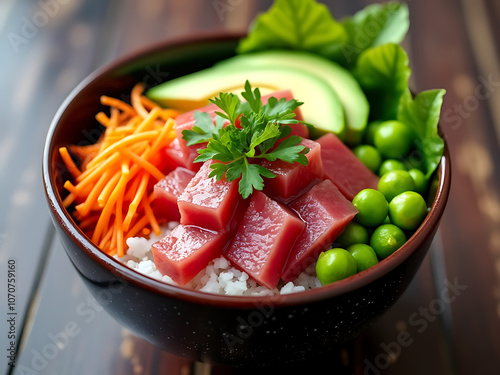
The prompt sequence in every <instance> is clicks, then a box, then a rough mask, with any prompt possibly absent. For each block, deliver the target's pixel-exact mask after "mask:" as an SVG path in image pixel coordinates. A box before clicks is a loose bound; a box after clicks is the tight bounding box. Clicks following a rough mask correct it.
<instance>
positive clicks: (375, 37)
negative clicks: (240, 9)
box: [237, 0, 410, 68]
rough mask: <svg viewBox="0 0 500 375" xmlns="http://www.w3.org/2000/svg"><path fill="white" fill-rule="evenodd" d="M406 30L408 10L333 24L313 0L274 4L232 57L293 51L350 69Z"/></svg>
mask: <svg viewBox="0 0 500 375" xmlns="http://www.w3.org/2000/svg"><path fill="white" fill-rule="evenodd" d="M409 24H410V21H409V15H408V6H407V5H406V4H400V3H396V2H388V3H385V4H372V5H369V6H367V7H365V8H364V9H362V10H360V11H359V12H357V13H356V14H355V15H354V16H352V17H346V18H344V19H343V20H342V22H337V21H336V20H335V19H334V18H333V17H332V15H331V14H330V11H329V9H328V8H327V7H326V6H325V5H324V4H320V3H318V2H316V1H315V0H275V2H274V4H273V5H272V6H271V8H270V9H269V10H268V11H267V12H266V13H262V14H260V15H259V16H258V17H257V18H256V19H255V20H254V22H253V23H252V25H251V27H250V30H249V33H248V36H247V37H246V38H243V39H242V40H241V41H240V43H239V45H238V48H237V52H238V53H239V54H243V53H249V52H257V51H265V50H269V49H294V50H300V51H308V52H311V53H316V54H319V55H322V56H324V57H326V58H329V59H330V60H332V61H334V62H336V63H339V64H340V65H342V66H344V67H346V68H352V67H353V66H354V65H355V63H356V60H357V58H358V56H359V55H360V54H361V53H362V52H363V51H364V50H366V49H368V48H371V47H376V46H378V45H382V44H385V43H400V42H401V41H402V40H403V39H404V37H405V36H406V33H407V32H408V28H409Z"/></svg>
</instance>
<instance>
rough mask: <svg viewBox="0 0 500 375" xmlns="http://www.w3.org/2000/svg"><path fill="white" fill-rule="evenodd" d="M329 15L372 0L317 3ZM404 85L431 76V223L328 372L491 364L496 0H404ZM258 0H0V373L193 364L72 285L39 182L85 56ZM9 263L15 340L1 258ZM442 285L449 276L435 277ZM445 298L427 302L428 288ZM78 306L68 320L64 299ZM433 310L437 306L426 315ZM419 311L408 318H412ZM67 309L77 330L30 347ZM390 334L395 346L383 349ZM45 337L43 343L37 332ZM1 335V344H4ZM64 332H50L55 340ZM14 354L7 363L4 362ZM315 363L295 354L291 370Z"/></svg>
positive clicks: (498, 188)
mask: <svg viewBox="0 0 500 375" xmlns="http://www.w3.org/2000/svg"><path fill="white" fill-rule="evenodd" d="M320 2H322V3H325V4H326V5H327V6H328V7H329V8H330V10H331V11H332V13H333V15H334V16H335V17H336V18H342V17H343V16H345V15H351V14H353V13H354V12H356V11H357V10H359V9H361V8H362V7H364V6H365V5H367V4H369V3H372V1H361V0H336V1H333V0H330V1H320ZM406 3H408V5H409V8H410V16H411V26H410V32H409V35H408V37H407V39H406V40H405V42H404V45H405V47H406V48H407V51H408V53H409V55H410V61H411V63H410V66H411V68H412V78H411V79H412V88H413V90H414V91H416V92H418V91H421V90H425V89H430V88H445V89H446V90H447V94H446V96H445V102H444V107H443V111H442V119H441V129H442V131H443V133H444V135H445V137H446V139H447V142H448V145H449V148H450V153H451V158H452V168H453V180H452V191H451V195H450V198H449V202H448V207H447V210H446V212H445V214H444V217H443V220H442V224H441V228H440V231H439V233H438V235H437V237H436V240H435V241H434V244H433V246H432V249H431V251H430V253H429V255H428V256H427V258H426V259H425V261H424V264H423V265H422V268H421V269H420V271H419V273H418V275H417V277H416V279H415V280H414V282H413V283H412V285H411V286H410V288H409V289H408V290H407V292H406V293H405V294H404V296H403V297H402V298H401V299H400V300H399V301H398V302H397V304H396V305H395V306H394V307H393V308H391V309H390V310H389V311H388V312H387V313H386V314H384V315H383V316H382V317H381V318H380V319H379V320H378V321H377V322H375V323H374V324H373V326H371V327H370V328H369V329H368V330H367V331H366V332H365V333H363V334H362V335H361V336H360V337H359V338H358V339H356V340H355V342H353V343H351V345H348V346H347V347H346V348H344V349H342V350H339V353H334V354H332V359H331V364H332V367H331V371H330V373H334V372H336V373H346V374H347V373H349V374H352V373H355V374H380V373H383V374H401V373H403V372H404V373H405V374H407V375H408V374H423V373H425V374H464V375H465V374H472V373H478V374H498V373H500V359H499V358H500V194H499V192H500V149H499V144H500V59H499V51H500V2H499V1H498V0H440V1H433V0H419V1H412V0H408V1H406ZM271 4H272V1H271V0H265V1H264V0H142V1H133V0H122V1H118V0H85V1H83V0H39V1H35V0H33V1H28V0H1V2H0V36H1V38H0V181H1V182H0V280H1V281H0V286H1V290H0V305H1V307H0V314H2V316H1V317H0V322H1V323H0V349H1V350H0V353H2V354H1V356H0V371H5V372H6V373H13V374H39V373H40V374H115V373H116V374H141V373H144V374H148V373H161V372H164V373H171V374H177V373H179V374H189V373H199V374H209V373H237V372H238V371H239V372H243V371H244V370H238V371H236V370H231V369H225V368H220V367H215V368H211V367H210V366H207V365H203V364H197V363H195V364H193V363H189V362H188V361H185V360H182V359H179V358H176V357H173V356H171V355H169V354H167V353H164V352H161V351H159V350H157V349H155V348H154V347H152V346H151V345H150V344H148V343H147V342H145V341H143V340H141V339H138V338H136V337H134V336H133V335H132V334H130V333H129V332H127V331H125V330H124V329H122V328H121V327H120V326H119V325H118V324H117V323H115V322H114V320H112V319H111V318H110V317H109V316H108V315H107V314H106V313H105V312H104V311H102V308H101V307H100V306H98V305H97V304H96V303H95V300H93V298H92V297H91V296H90V294H89V293H88V292H87V291H86V289H85V288H84V286H83V284H82V283H81V281H80V280H79V277H78V275H77V274H76V272H75V271H74V269H73V267H72V266H71V264H70V262H69V261H68V259H67V257H66V255H65V254H64V253H63V250H62V248H61V245H60V244H59V241H58V239H57V236H55V234H54V230H53V228H52V225H51V222H50V219H49V215H48V209H47V207H46V202H45V197H44V193H43V186H42V179H41V158H42V152H43V147H44V139H45V135H46V133H47V130H48V127H49V125H50V122H51V119H52V117H53V116H54V114H55V112H56V111H57V108H58V107H59V106H60V105H61V103H62V102H63V100H64V98H65V97H66V96H67V95H68V94H69V93H70V92H71V90H72V89H73V88H74V87H75V86H76V85H77V84H78V83H79V82H80V81H81V80H82V79H84V78H85V77H86V76H87V75H88V74H89V73H90V72H92V71H93V70H94V69H96V68H98V67H100V66H103V65H105V64H107V63H109V62H111V61H113V60H114V59H116V58H118V57H120V56H124V55H127V54H128V53H131V52H133V51H137V50H139V49H141V48H144V47H146V46H149V45H151V44H154V43H156V42H160V41H163V40H165V39H170V38H176V37H182V36H187V35H192V34H194V33H204V32H208V31H212V30H221V29H224V30H228V31H237V32H244V31H245V30H247V28H248V25H249V23H250V21H251V20H252V19H253V18H254V16H255V15H256V14H257V13H259V12H260V11H264V10H266V9H267V8H268V7H269V6H270V5H271ZM13 263H14V264H15V272H16V292H15V297H16V298H15V307H16V312H17V315H15V324H14V329H15V339H14V340H11V339H10V338H9V337H8V336H9V332H12V331H10V330H11V327H12V326H13V325H12V324H11V323H10V322H11V321H12V320H11V321H9V319H11V318H12V317H11V316H10V315H7V314H8V307H9V305H8V295H7V287H6V286H5V285H6V284H7V282H6V279H7V269H8V266H9V265H11V264H13ZM450 285H452V287H450ZM445 288H448V289H447V290H449V291H450V290H451V291H453V290H455V291H456V293H457V294H456V295H457V298H456V299H454V300H453V302H452V303H448V304H446V305H445V306H444V308H442V309H441V308H439V309H438V310H436V306H438V305H439V303H437V304H436V301H438V302H439V298H440V296H442V292H443V290H445ZM453 288H455V289H453ZM83 310H85V311H88V313H87V314H86V315H85V317H86V319H85V321H84V322H82V321H81V319H82V315H81V314H79V311H80V312H81V311H83ZM436 311H437V313H436ZM415 314H418V317H419V319H423V320H422V323H421V324H419V325H413V324H411V319H412V316H413V317H415V316H416V315H415ZM71 322H78V323H79V324H80V325H79V327H80V328H81V331H80V332H79V333H78V334H77V335H75V337H72V338H71V340H68V342H64V343H62V344H61V342H59V344H60V345H59V346H57V347H56V349H55V350H53V351H52V352H50V355H48V356H46V355H41V353H43V350H44V349H46V348H47V347H48V346H47V345H50V344H51V343H52V342H54V341H53V340H54V337H57V335H58V333H60V332H63V331H64V329H65V327H66V326H67V325H68V324H70V323H71ZM403 331H406V332H409V334H410V336H411V339H412V340H411V345H408V346H405V347H401V346H399V349H397V350H396V349H394V346H393V345H391V344H392V343H394V342H396V341H397V338H398V334H399V333H401V332H403ZM51 340H52V341H51ZM11 341H13V342H14V343H15V345H14V346H15V350H12V344H11ZM63 344H64V345H63ZM13 352H15V353H16V354H17V357H16V358H15V364H16V367H14V368H12V367H9V366H8V364H9V362H12V361H13V360H12V359H11V358H9V355H10V354H11V353H13ZM316 365H318V364H316V363H315V364H313V363H309V364H302V365H300V366H296V367H295V370H296V372H299V371H302V372H303V371H306V370H305V369H314V368H315V367H316Z"/></svg>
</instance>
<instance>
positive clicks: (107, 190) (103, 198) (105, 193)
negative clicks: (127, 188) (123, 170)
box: [97, 171, 121, 208]
mask: <svg viewBox="0 0 500 375" xmlns="http://www.w3.org/2000/svg"><path fill="white" fill-rule="evenodd" d="M120 177H121V174H120V172H119V171H118V172H116V173H115V174H114V175H113V177H111V179H110V180H109V181H108V183H107V184H106V186H104V188H103V189H102V191H101V193H100V194H99V196H98V197H97V204H98V205H99V207H101V208H102V207H104V206H105V205H106V202H107V201H108V199H109V197H110V196H111V193H112V192H113V189H114V188H115V187H116V186H117V184H118V182H119V180H120Z"/></svg>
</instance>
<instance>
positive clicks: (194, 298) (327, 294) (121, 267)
mask: <svg viewBox="0 0 500 375" xmlns="http://www.w3.org/2000/svg"><path fill="white" fill-rule="evenodd" d="M244 35H245V34H242V33H231V32H227V31H214V32H209V33H207V32H204V33H203V34H201V33H200V34H191V35H187V36H182V37H178V38H170V39H167V40H165V41H162V42H159V43H155V44H152V45H150V46H147V47H145V48H142V49H139V50H136V51H134V52H132V53H129V54H126V55H124V56H121V57H119V58H117V59H115V60H114V61H113V62H111V63H109V64H107V65H104V66H102V67H100V68H98V69H96V70H95V71H94V72H92V73H91V74H90V75H88V76H87V77H86V78H85V79H84V80H83V81H81V83H80V84H79V85H77V86H76V87H75V88H74V89H73V90H72V91H71V93H70V94H69V95H68V96H67V97H66V99H65V100H64V101H63V102H62V104H61V105H60V107H59V109H58V110H57V112H56V114H55V116H54V118H53V120H52V122H51V125H50V128H49V130H48V133H47V137H46V141H45V147H44V152H43V160H42V177H43V184H44V189H45V195H46V198H47V201H48V204H49V208H50V211H51V214H52V218H53V221H54V224H55V225H56V222H57V224H58V225H60V226H61V228H62V229H63V230H64V231H65V232H66V234H67V235H68V236H69V237H70V238H71V239H72V240H73V241H74V242H75V243H76V244H77V245H78V247H79V248H80V250H81V251H83V252H84V253H85V254H86V255H87V256H88V257H89V258H90V259H92V261H94V262H97V263H98V264H99V265H100V266H101V267H103V268H104V269H106V270H107V271H109V272H111V273H112V274H113V275H114V276H115V277H119V278H120V279H121V280H122V281H124V282H125V283H128V284H133V285H134V286H136V287H139V288H141V289H146V290H148V291H150V292H152V293H155V294H158V295H161V296H164V297H168V298H174V299H178V300H183V301H186V302H193V303H198V304H205V305H213V306H220V307H231V308H242V309H243V308H255V306H259V305H261V304H263V303H267V304H272V306H274V307H279V306H292V305H306V304H309V303H313V302H318V301H321V300H325V299H330V298H334V297H337V296H340V295H343V294H347V293H349V292H352V291H354V290H356V289H358V288H361V287H364V286H366V285H368V284H370V283H371V282H373V281H375V280H376V279H378V278H380V277H382V276H384V275H386V274H388V273H389V272H390V271H392V270H393V269H395V268H396V267H398V266H399V265H400V264H401V263H403V262H404V261H405V260H406V259H408V258H409V257H410V255H412V254H413V253H414V252H415V251H416V250H417V249H418V248H419V246H420V245H422V243H423V242H424V240H425V239H426V237H427V236H428V235H429V234H431V233H432V231H433V230H434V229H435V227H436V226H437V225H438V222H439V220H440V218H441V215H442V213H443V211H444V208H445V205H446V201H447V198H448V194H449V190H450V182H451V166H450V157H449V151H448V146H447V142H446V138H445V137H444V136H443V140H444V153H443V156H442V158H441V161H440V164H439V166H438V168H437V173H438V176H439V186H438V189H437V193H436V196H435V197H434V200H433V203H432V206H431V209H430V211H429V213H428V214H427V216H426V217H425V219H424V221H423V223H422V224H421V225H420V227H419V228H418V229H417V231H416V232H415V233H414V234H413V235H412V236H411V237H410V238H409V239H408V241H407V242H406V243H405V244H404V245H403V246H402V247H401V248H400V249H398V250H397V251H396V252H394V253H393V254H391V255H390V256H389V257H387V258H385V259H383V260H382V261H380V262H379V263H378V264H377V265H375V266H373V267H370V268H369V269H367V270H365V271H362V272H359V273H356V274H355V275H353V276H350V277H348V278H346V279H343V280H340V281H337V282H335V283H332V284H329V285H326V286H322V287H320V288H315V289H310V290H306V291H303V292H298V293H291V294H285V295H281V294H278V295H272V296H232V295H219V294H212V293H206V292H201V291H194V290H189V289H186V288H183V287H179V286H175V285H170V284H167V283H164V282H162V281H159V280H156V279H153V278H151V277H149V276H146V275H144V274H141V273H139V272H138V271H135V270H133V269H131V268H129V267H128V266H127V265H126V264H123V263H121V262H120V261H119V260H117V259H115V258H113V257H111V256H109V255H107V254H105V253H104V252H102V251H101V250H99V248H98V247H97V246H96V245H94V244H92V242H91V241H90V239H89V238H87V236H86V235H85V234H84V233H83V232H82V231H81V230H80V229H79V228H78V226H77V225H76V223H75V221H74V220H73V219H72V217H71V215H70V214H69V212H68V211H67V210H66V209H65V208H64V206H63V204H62V199H61V197H60V196H59V194H58V192H57V187H56V184H55V181H56V179H55V177H54V171H53V166H52V164H53V163H52V160H53V154H51V153H50V151H51V150H52V149H53V150H54V152H55V151H56V148H55V145H54V144H53V135H54V133H55V132H56V129H58V125H59V122H60V120H61V118H62V117H63V115H64V114H65V112H66V110H67V108H68V106H69V105H70V103H71V102H72V101H73V100H74V99H75V98H76V97H77V96H78V95H79V93H80V92H81V91H82V90H84V89H85V88H86V87H87V86H89V85H90V84H91V83H92V82H94V81H95V80H98V79H99V78H100V77H101V76H103V75H105V74H106V73H109V72H110V71H113V70H115V69H118V68H120V67H122V66H124V65H126V64H129V63H131V62H132V61H134V60H136V59H138V58H140V57H144V56H146V55H150V54H154V53H158V52H161V51H162V50H166V49H169V48H174V47H182V46H183V45H188V44H193V43H200V42H202V43H203V42H214V41H215V42H222V41H231V40H234V41H236V40H237V39H239V38H241V37H242V36H244ZM440 131H441V132H442V128H440Z"/></svg>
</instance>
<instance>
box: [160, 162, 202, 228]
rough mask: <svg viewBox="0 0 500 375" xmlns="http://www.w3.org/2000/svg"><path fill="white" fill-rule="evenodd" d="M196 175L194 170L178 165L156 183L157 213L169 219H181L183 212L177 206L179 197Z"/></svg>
mask: <svg viewBox="0 0 500 375" xmlns="http://www.w3.org/2000/svg"><path fill="white" fill-rule="evenodd" d="M194 175H195V173H194V172H192V171H190V170H188V169H185V168H182V167H178V168H176V169H175V170H173V171H172V172H170V173H169V174H168V175H167V176H165V178H164V179H162V180H160V181H158V182H157V183H156V185H155V186H154V196H155V200H154V201H153V210H154V212H155V215H157V216H158V217H159V218H162V219H164V220H167V221H170V220H175V221H179V219H180V218H181V214H180V212H179V207H178V206H177V199H178V198H179V197H180V195H181V194H182V192H183V191H184V189H185V188H186V186H187V185H188V183H189V181H191V179H192V178H193V177H194Z"/></svg>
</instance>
